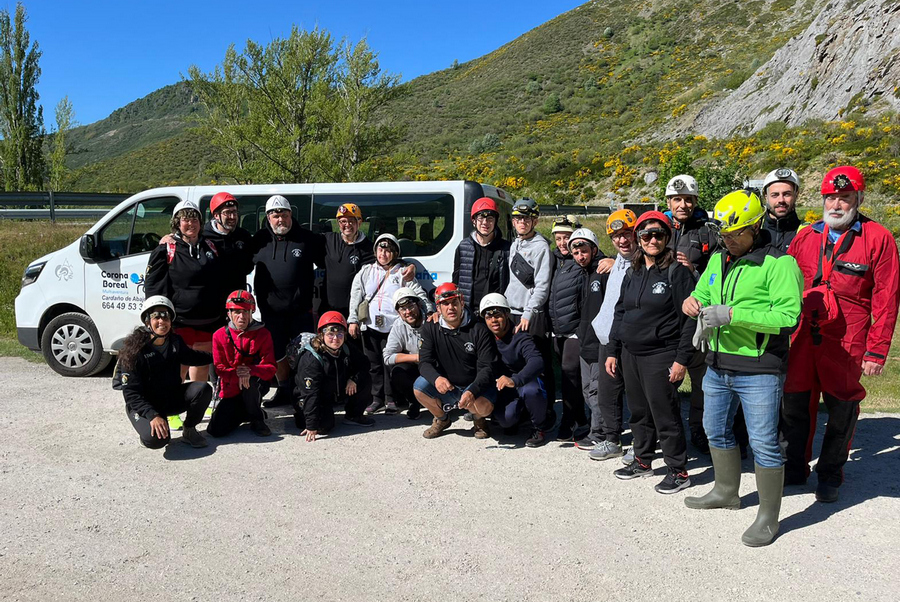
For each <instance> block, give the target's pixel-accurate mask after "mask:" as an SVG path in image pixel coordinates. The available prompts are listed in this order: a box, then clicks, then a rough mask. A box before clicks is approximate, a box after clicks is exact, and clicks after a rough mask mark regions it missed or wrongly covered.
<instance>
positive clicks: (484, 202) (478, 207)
mask: <svg viewBox="0 0 900 602" xmlns="http://www.w3.org/2000/svg"><path fill="white" fill-rule="evenodd" d="M482 211H493V212H494V213H496V214H497V215H498V216H499V215H500V210H499V209H497V203H496V202H494V199H489V198H488V197H486V196H483V197H481V198H480V199H478V200H477V201H475V202H474V203H472V214H471V215H472V217H475V216H476V215H478V214H479V213H481V212H482Z"/></svg>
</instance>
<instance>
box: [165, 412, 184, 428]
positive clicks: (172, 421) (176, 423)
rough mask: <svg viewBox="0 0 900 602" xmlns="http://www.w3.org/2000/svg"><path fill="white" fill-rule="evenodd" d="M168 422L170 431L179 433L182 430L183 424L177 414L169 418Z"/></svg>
mask: <svg viewBox="0 0 900 602" xmlns="http://www.w3.org/2000/svg"><path fill="white" fill-rule="evenodd" d="M168 421H169V430H170V431H180V430H181V429H183V428H184V422H183V421H182V420H181V416H179V415H178V414H175V415H174V416H169V418H168Z"/></svg>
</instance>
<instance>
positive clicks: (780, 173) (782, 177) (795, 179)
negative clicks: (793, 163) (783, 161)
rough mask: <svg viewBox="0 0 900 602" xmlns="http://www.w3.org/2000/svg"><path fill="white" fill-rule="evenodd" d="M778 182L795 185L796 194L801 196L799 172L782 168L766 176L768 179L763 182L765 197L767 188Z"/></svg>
mask: <svg viewBox="0 0 900 602" xmlns="http://www.w3.org/2000/svg"><path fill="white" fill-rule="evenodd" d="M776 182H787V183H788V184H793V185H794V192H795V193H796V194H800V176H798V175H797V172H796V171H794V170H793V169H788V168H786V167H780V168H778V169H773V170H772V171H770V172H769V173H768V174H767V175H766V179H765V180H763V186H762V193H763V196H765V194H766V188H768V187H769V185H770V184H774V183H776Z"/></svg>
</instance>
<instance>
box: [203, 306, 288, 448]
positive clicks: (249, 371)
mask: <svg viewBox="0 0 900 602" xmlns="http://www.w3.org/2000/svg"><path fill="white" fill-rule="evenodd" d="M225 309H226V310H227V312H228V324H227V325H226V326H223V327H222V328H220V329H219V330H217V331H216V332H215V334H213V363H214V364H215V365H216V374H218V375H219V398H220V400H221V401H219V403H218V404H217V405H216V409H215V410H214V411H213V415H212V418H210V420H209V425H208V426H207V427H206V432H207V433H208V434H209V435H211V436H213V437H222V436H224V435H227V434H228V433H230V432H231V431H233V430H234V429H236V428H237V427H239V426H240V425H241V424H243V423H244V422H249V423H250V428H251V429H252V430H253V432H254V433H256V434H257V435H259V436H260V437H268V436H269V435H271V434H272V431H271V430H269V427H268V426H267V425H266V421H265V413H264V412H263V410H262V407H261V403H262V398H263V395H265V394H266V392H267V391H268V390H269V385H268V381H269V380H271V379H272V378H273V377H274V376H275V370H276V368H277V363H276V361H275V350H274V347H273V346H272V335H271V334H269V331H268V330H267V329H266V328H265V326H264V325H263V323H262V322H257V321H256V320H254V319H253V312H254V311H255V310H256V300H255V299H254V298H253V295H251V294H250V293H249V292H247V291H245V290H237V291H234V292H233V293H231V294H230V295H228V300H227V301H226V302H225Z"/></svg>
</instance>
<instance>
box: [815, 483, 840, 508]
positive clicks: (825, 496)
mask: <svg viewBox="0 0 900 602" xmlns="http://www.w3.org/2000/svg"><path fill="white" fill-rule="evenodd" d="M816 501H817V502H822V503H823V504H831V503H834V502H836V501H838V488H837V487H835V486H834V485H829V484H828V483H819V485H818V486H817V487H816Z"/></svg>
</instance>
